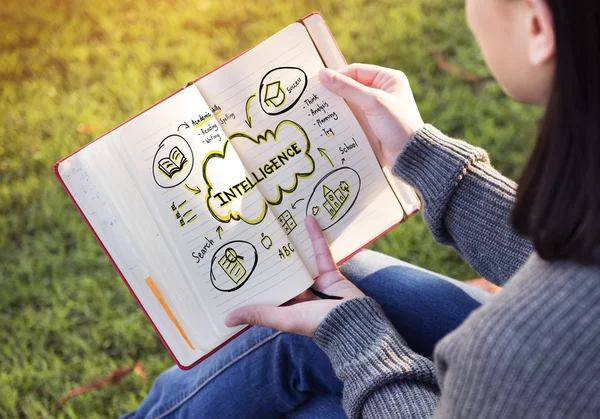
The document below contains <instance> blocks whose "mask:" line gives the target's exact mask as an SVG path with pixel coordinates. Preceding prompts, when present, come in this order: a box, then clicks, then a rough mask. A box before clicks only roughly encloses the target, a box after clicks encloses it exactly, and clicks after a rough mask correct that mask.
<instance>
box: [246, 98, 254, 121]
mask: <svg viewBox="0 0 600 419" xmlns="http://www.w3.org/2000/svg"><path fill="white" fill-rule="evenodd" d="M255 97H256V95H252V96H250V97H249V98H248V100H246V124H247V125H248V128H252V118H251V117H250V102H252V98H255Z"/></svg>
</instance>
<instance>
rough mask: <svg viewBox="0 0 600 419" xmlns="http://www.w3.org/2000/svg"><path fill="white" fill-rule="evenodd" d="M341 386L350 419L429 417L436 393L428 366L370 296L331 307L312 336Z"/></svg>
mask: <svg viewBox="0 0 600 419" xmlns="http://www.w3.org/2000/svg"><path fill="white" fill-rule="evenodd" d="M314 339H315V342H316V343H317V345H318V346H319V347H320V348H321V349H322V350H323V351H324V352H325V353H326V354H327V356H328V357H329V359H330V360H331V363H332V365H333V368H334V370H335V373H336V375H337V376H338V378H339V379H340V380H341V381H342V382H343V383H344V395H343V403H344V410H345V411H346V413H347V414H348V416H349V417H350V418H378V419H385V418H430V417H432V416H433V414H434V412H435V408H436V405H437V403H438V400H439V397H440V392H439V388H438V385H437V381H436V373H435V366H434V364H433V362H432V361H431V360H430V359H428V358H425V357H423V356H421V355H419V354H417V353H416V352H414V351H412V350H411V349H410V348H409V347H408V345H407V344H406V342H405V341H404V339H402V337H401V336H400V335H399V334H398V332H397V331H396V330H395V329H394V327H393V326H392V324H391V323H390V322H389V321H388V320H387V318H386V317H385V314H384V313H383V311H382V310H381V308H380V307H379V305H378V304H377V303H376V302H375V301H374V300H373V299H371V298H369V297H366V298H361V299H354V300H350V301H347V302H345V303H343V304H340V305H339V306H337V307H336V308H335V309H334V310H332V311H331V313H329V314H328V315H327V317H326V318H325V320H323V322H322V323H321V324H320V325H319V327H318V328H317V331H316V332H315V338H314Z"/></svg>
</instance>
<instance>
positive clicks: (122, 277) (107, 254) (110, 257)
mask: <svg viewBox="0 0 600 419" xmlns="http://www.w3.org/2000/svg"><path fill="white" fill-rule="evenodd" d="M313 15H319V16H321V14H320V13H319V12H313V13H310V14H308V15H306V16H305V17H303V18H302V19H300V20H298V22H299V23H303V21H304V20H305V19H307V18H309V17H311V16H313ZM321 17H322V16H321ZM326 27H327V26H326ZM327 29H328V31H329V34H330V35H331V38H332V40H333V42H334V43H335V45H336V47H337V48H338V50H339V51H340V54H341V50H340V48H339V45H338V44H337V42H336V41H335V38H334V37H333V35H332V34H331V30H329V27H327ZM251 50H252V48H250V49H248V50H246V51H244V52H242V53H241V54H238V55H237V56H235V57H234V58H232V59H230V60H228V61H226V62H224V63H223V64H221V65H220V66H218V67H216V68H214V69H213V70H211V71H209V72H208V73H206V74H204V75H203V76H201V77H198V78H197V79H196V80H194V81H191V82H189V83H188V84H187V85H186V86H188V85H191V84H193V83H195V82H197V81H198V80H200V79H202V78H204V77H206V76H207V75H209V74H211V73H213V72H215V71H216V70H218V69H219V68H221V67H223V66H225V65H227V64H228V63H230V62H232V61H234V60H236V59H237V58H239V57H241V56H242V55H244V54H246V53H247V52H248V51H251ZM184 88H185V87H182V88H180V89H177V90H176V91H174V92H173V93H171V94H170V95H168V96H166V97H165V98H163V99H162V100H160V101H158V102H157V103H155V104H154V105H152V106H150V107H149V108H147V109H145V110H143V111H142V112H140V113H139V114H137V115H135V116H133V117H132V118H130V119H128V120H126V121H125V122H123V123H122V124H120V125H118V126H116V127H115V128H113V129H111V130H110V131H107V132H106V133H104V134H103V135H101V136H100V137H98V138H96V139H95V140H94V141H92V142H90V143H88V144H86V145H85V146H83V147H81V148H80V149H78V150H76V151H74V152H73V153H71V154H69V155H68V156H66V157H64V158H62V159H61V160H59V161H58V162H56V163H55V164H54V167H53V171H54V174H55V176H56V177H57V178H58V180H59V182H60V183H61V185H62V187H63V189H64V190H65V192H66V193H67V195H68V196H69V198H70V199H71V201H72V202H73V204H74V205H75V207H76V208H77V210H78V211H79V213H80V214H81V216H82V218H83V219H84V220H85V222H86V224H87V225H88V227H89V228H90V230H91V231H92V233H93V234H94V237H95V238H96V240H97V241H98V243H99V244H100V246H101V247H102V250H103V251H104V253H106V256H108V259H109V260H110V262H111V263H112V265H113V266H114V268H115V269H116V271H117V272H118V273H119V276H120V277H121V279H122V280H123V282H124V283H125V286H126V287H127V289H129V292H130V293H131V295H133V298H135V300H136V302H137V303H138V305H139V306H140V308H141V309H142V311H143V312H144V315H145V316H146V318H147V319H148V321H149V322H150V324H152V327H153V328H154V330H155V331H156V333H157V334H158V336H159V337H160V339H161V341H162V343H163V344H164V345H165V347H166V348H167V350H168V351H169V354H170V355H171V357H172V358H173V361H174V362H175V363H176V364H177V366H178V367H179V368H181V369H183V370H189V369H191V368H193V367H195V366H196V365H198V364H199V363H200V362H202V361H203V360H205V359H206V358H208V357H209V356H211V355H213V354H214V353H215V352H217V351H218V350H219V349H221V348H222V347H223V346H225V345H227V344H228V343H229V342H231V341H232V340H234V339H235V338H236V337H238V336H240V335H241V334H242V333H244V332H245V331H247V330H248V329H249V328H250V327H251V326H248V327H246V328H244V329H243V330H241V331H239V332H238V333H236V334H235V335H233V336H232V337H230V338H229V339H227V340H226V341H224V342H223V343H222V344H221V345H219V346H218V347H216V348H215V349H213V350H212V351H210V352H208V353H206V354H205V355H203V356H202V357H201V358H199V359H198V360H196V361H195V362H193V363H192V364H190V365H182V364H181V363H180V361H179V360H178V359H177V357H176V356H175V354H174V353H173V351H172V349H171V348H170V347H169V344H168V343H167V341H166V339H165V338H164V337H163V336H162V334H161V333H160V331H159V329H158V327H157V326H156V325H155V324H154V322H153V321H152V318H151V317H150V315H149V314H148V312H147V311H146V309H145V308H144V305H143V304H142V303H141V301H140V299H139V298H138V296H137V295H136V294H135V292H134V290H133V289H132V287H131V286H130V284H129V283H128V281H127V279H126V278H125V275H124V274H123V272H121V270H120V269H119V267H118V265H117V264H116V262H115V261H114V259H113V258H112V256H111V255H110V253H109V251H108V249H107V248H106V247H105V245H104V243H103V242H102V240H100V237H99V236H98V234H97V233H96V231H95V230H94V228H93V227H92V225H91V223H90V221H89V220H88V218H87V217H86V216H85V214H84V212H83V211H82V209H81V207H80V206H79V204H78V203H77V201H76V200H75V198H74V197H73V195H72V194H71V192H70V191H69V188H68V187H67V185H66V183H65V181H64V179H63V178H62V177H61V175H60V173H59V166H60V164H61V163H62V162H63V161H65V160H67V159H68V158H69V157H71V156H73V155H75V154H77V153H79V152H80V151H81V150H83V149H84V148H85V147H87V146H88V145H90V144H91V143H93V142H95V141H98V140H99V139H101V138H103V137H105V136H106V135H108V134H109V133H111V132H113V131H114V130H116V129H118V128H119V127H121V126H123V125H125V124H126V123H128V122H129V121H131V120H133V119H135V118H137V117H138V116H139V115H142V114H143V113H145V112H147V111H148V110H150V109H152V108H153V107H155V106H156V105H158V104H159V103H161V102H163V101H165V100H167V99H168V98H170V97H171V96H173V95H175V94H177V93H179V92H180V91H182V90H183V89H184ZM416 212H418V209H417V210H415V211H413V212H412V213H410V214H407V218H408V217H410V216H412V215H414V214H415V213H416ZM401 223H402V221H399V222H398V223H396V224H394V225H392V226H391V227H390V228H389V229H388V230H386V231H384V232H383V233H381V234H380V235H379V236H377V237H375V238H373V239H372V240H370V241H369V242H367V243H365V244H364V245H362V246H360V247H359V248H358V249H357V250H356V251H354V252H353V253H351V254H349V255H348V256H346V257H345V258H343V259H342V260H340V261H339V262H338V265H341V264H342V263H344V262H345V261H347V260H348V259H350V258H351V257H352V256H354V255H355V254H356V253H358V252H359V251H360V250H362V249H364V248H366V247H367V246H369V245H370V244H372V243H373V242H375V241H377V240H378V239H379V238H381V237H382V236H384V235H385V234H387V233H388V232H389V231H391V230H393V229H394V228H396V227H397V226H398V225H399V224H401Z"/></svg>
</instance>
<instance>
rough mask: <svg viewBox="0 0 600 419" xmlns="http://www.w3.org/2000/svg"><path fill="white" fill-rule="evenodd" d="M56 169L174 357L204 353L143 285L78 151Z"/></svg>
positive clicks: (134, 256) (184, 360) (140, 267)
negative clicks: (186, 336) (192, 345)
mask: <svg viewBox="0 0 600 419" xmlns="http://www.w3.org/2000/svg"><path fill="white" fill-rule="evenodd" d="M58 171H59V174H60V176H61V178H62V179H63V181H64V182H65V184H66V186H67V188H68V189H69V192H70V193H71V195H72V196H73V198H74V199H75V202H77V204H78V205H79V208H80V209H81V211H82V213H83V215H84V216H85V218H86V219H87V221H88V222H89V223H90V225H91V226H92V228H93V229H94V231H95V233H96V234H97V235H98V238H99V239H100V241H101V242H102V244H103V245H104V247H105V248H106V250H107V252H108V253H109V254H110V257H111V258H112V260H113V261H114V263H115V264H116V265H117V266H118V267H119V270H120V271H121V274H122V275H123V276H124V277H125V280H126V281H127V283H128V284H129V286H130V287H131V289H132V290H133V292H134V293H135V294H136V296H137V298H138V299H139V300H140V302H141V303H142V304H143V306H144V308H145V309H146V311H147V313H148V314H149V315H150V317H151V318H152V321H153V323H154V325H155V326H156V328H157V329H158V330H159V331H160V334H161V335H162V336H163V338H164V339H165V340H166V341H167V344H168V345H169V348H170V349H171V351H172V352H173V355H174V356H175V358H176V359H177V360H178V361H179V363H180V364H181V365H184V366H186V365H190V364H192V363H193V362H194V361H196V360H197V359H198V358H200V357H201V356H202V355H204V352H202V351H201V350H199V349H195V350H191V349H190V348H189V346H188V345H187V343H186V342H185V339H184V338H183V337H182V336H181V334H180V333H179V331H178V330H177V328H176V326H175V325H174V324H173V322H172V321H171V320H170V319H169V318H168V316H167V314H166V313H165V311H164V310H163V309H162V307H161V306H160V305H159V302H158V301H157V300H156V298H155V297H154V295H153V294H152V293H151V292H150V290H149V289H148V287H147V286H146V282H145V281H146V278H148V277H149V276H150V275H149V273H148V271H147V270H146V268H145V266H144V264H143V263H142V261H141V259H140V257H139V256H138V253H137V252H136V251H135V250H134V246H133V245H132V244H131V243H130V241H129V239H128V238H127V235H126V234H124V232H123V230H122V229H121V228H120V225H119V222H118V221H117V219H116V217H115V216H114V215H113V213H112V212H111V211H110V209H109V208H108V206H107V205H106V201H105V199H104V196H103V195H102V193H101V191H100V187H99V186H98V185H97V184H96V182H95V181H94V179H93V178H92V176H90V174H89V172H88V171H87V170H86V168H85V167H84V165H83V164H82V162H81V160H80V159H79V153H78V154H75V155H73V156H71V157H69V158H68V159H66V160H65V161H63V162H61V163H60V165H59V166H58Z"/></svg>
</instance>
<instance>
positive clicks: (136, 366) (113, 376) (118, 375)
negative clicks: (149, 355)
mask: <svg viewBox="0 0 600 419" xmlns="http://www.w3.org/2000/svg"><path fill="white" fill-rule="evenodd" d="M131 372H133V373H134V374H135V375H137V376H139V377H141V378H142V379H144V380H145V379H146V370H144V367H143V365H142V363H141V362H140V361H135V362H134V363H133V365H132V366H130V367H121V368H118V369H116V370H115V371H113V372H111V373H110V374H108V375H107V376H106V377H102V378H99V379H98V380H96V381H94V382H92V383H90V384H86V385H84V386H81V387H77V388H74V389H73V390H71V391H70V392H68V393H67V394H65V395H64V396H63V397H61V398H60V400H59V401H58V403H56V406H55V407H54V410H55V411H57V412H58V411H59V410H60V409H61V408H62V407H63V406H64V404H65V403H66V402H67V401H68V400H70V399H72V398H73V397H77V396H80V395H82V394H85V393H87V392H89V391H92V390H99V389H101V388H103V387H106V386H107V385H109V384H115V383H118V382H119V381H121V380H122V379H123V378H124V377H125V376H126V375H128V374H129V373H131Z"/></svg>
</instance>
